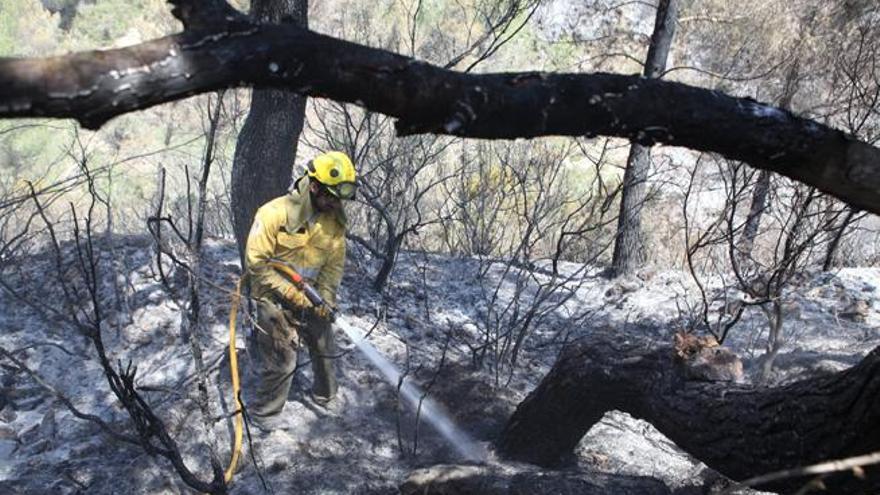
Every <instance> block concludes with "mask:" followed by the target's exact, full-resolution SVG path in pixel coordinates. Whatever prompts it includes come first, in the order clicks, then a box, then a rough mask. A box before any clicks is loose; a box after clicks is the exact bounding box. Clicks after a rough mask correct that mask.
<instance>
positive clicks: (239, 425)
mask: <svg viewBox="0 0 880 495" xmlns="http://www.w3.org/2000/svg"><path fill="white" fill-rule="evenodd" d="M243 279H244V277H241V278H239V279H238V284H236V286H235V294H233V295H232V307H231V308H230V311H229V374H230V375H232V395H233V396H234V397H235V399H234V402H233V403H234V404H235V434H234V436H233V442H232V458H231V459H229V467H228V468H226V473H224V475H223V479H224V480H225V481H226V483H229V482H230V481H232V475H233V474H235V467H236V465H237V464H238V456H239V454H240V452H241V438H242V429H243V428H244V416H243V414H242V407H241V399H240V398H239V391H240V389H241V384H240V383H239V381H238V354H237V352H236V349H235V320H236V318H237V316H238V307H239V305H241V282H242V280H243Z"/></svg>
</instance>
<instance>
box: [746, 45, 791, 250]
mask: <svg viewBox="0 0 880 495" xmlns="http://www.w3.org/2000/svg"><path fill="white" fill-rule="evenodd" d="M800 40H801V42H803V41H802V40H803V35H801V38H800ZM798 50H800V49H798ZM799 56H800V53H798V57H799ZM799 74H800V60H799V59H798V58H795V60H794V62H793V63H792V64H791V67H789V69H788V73H787V74H786V76H785V85H784V87H783V88H782V94H781V95H780V96H779V107H780V108H784V109H785V110H791V102H792V100H793V99H794V95H795V93H797V90H798V87H799ZM769 194H770V172H769V171H767V170H762V171H761V173H760V175H758V180H757V182H756V183H755V188H754V190H752V201H751V204H750V205H749V215H748V216H747V217H746V224H745V227H744V228H743V233H742V235H741V236H740V238H739V242H738V243H737V251H738V252H739V256H740V257H741V259H742V260H744V261H745V260H749V259H751V257H752V249H753V248H754V247H755V239H756V238H757V237H758V230H759V229H760V227H761V217H762V216H763V215H764V210H766V209H767V206H768V204H767V197H768V196H769Z"/></svg>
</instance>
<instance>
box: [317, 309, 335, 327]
mask: <svg viewBox="0 0 880 495" xmlns="http://www.w3.org/2000/svg"><path fill="white" fill-rule="evenodd" d="M314 311H315V316H317V317H318V318H321V319H322V320H327V321H329V322H330V323H333V322H334V321H336V313H335V312H334V311H333V310H332V309H330V306H327V305H326V304H325V305H324V306H320V307H317V308H315V310H314Z"/></svg>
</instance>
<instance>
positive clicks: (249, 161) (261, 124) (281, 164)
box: [231, 0, 308, 266]
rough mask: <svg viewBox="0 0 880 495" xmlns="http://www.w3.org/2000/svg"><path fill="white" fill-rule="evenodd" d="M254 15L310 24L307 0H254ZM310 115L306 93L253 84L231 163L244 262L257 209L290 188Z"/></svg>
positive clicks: (267, 19)
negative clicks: (299, 144)
mask: <svg viewBox="0 0 880 495" xmlns="http://www.w3.org/2000/svg"><path fill="white" fill-rule="evenodd" d="M251 10H252V16H253V17H254V18H255V19H258V20H260V21H263V22H281V21H286V22H291V23H293V24H294V25H296V26H299V27H303V28H305V27H308V13H307V11H308V1H307V0H262V1H260V0H255V1H254V2H253V3H252V5H251ZM305 115H306V97H305V96H300V95H298V94H297V93H294V92H293V91H289V90H285V89H254V91H253V93H252V96H251V109H250V112H249V113H248V116H247V119H245V121H244V125H243V126H242V128H241V132H240V133H239V135H238V141H237V143H236V145H235V159H234V161H233V164H232V181H231V184H232V216H233V229H234V232H235V241H236V243H237V244H238V252H239V256H240V258H241V266H244V248H245V243H246V242H247V234H248V231H249V230H250V228H251V222H253V220H254V215H255V214H256V212H257V208H259V207H260V206H262V205H263V204H264V203H266V202H268V201H269V200H271V199H273V198H276V197H278V196H281V195H283V194H284V193H285V192H287V186H288V184H289V183H290V179H291V175H292V171H293V161H294V159H295V157H296V147H297V142H298V141H299V135H300V132H302V128H303V121H304V120H305Z"/></svg>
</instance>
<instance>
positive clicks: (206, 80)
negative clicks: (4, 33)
mask: <svg viewBox="0 0 880 495" xmlns="http://www.w3.org/2000/svg"><path fill="white" fill-rule="evenodd" d="M174 4H175V9H177V10H176V13H177V15H178V17H179V18H181V19H182V20H183V21H184V24H185V26H187V27H188V28H187V29H186V30H185V31H184V32H183V33H180V34H177V35H173V36H168V37H165V38H160V39H156V40H152V41H148V42H145V43H142V44H139V45H135V46H131V47H127V48H120V49H114V50H106V51H91V52H81V53H74V54H70V55H65V56H60V57H51V58H43V59H8V58H6V59H0V117H34V116H45V117H62V118H74V119H76V120H78V121H79V122H80V123H81V124H82V125H83V126H85V127H88V128H98V127H100V126H101V125H102V124H104V123H105V122H106V121H107V120H109V119H111V118H113V117H115V116H117V115H120V114H123V113H126V112H131V111H133V110H138V109H143V108H147V107H150V106H153V105H157V104H160V103H164V102H168V101H173V100H177V99H181V98H185V97H187V96H190V95H193V94H197V93H204V92H208V91H214V90H217V89H221V88H229V87H236V86H255V87H275V88H287V89H292V90H295V91H298V92H300V93H302V94H304V95H308V96H317V97H325V98H330V99H333V100H337V101H343V102H351V103H356V104H358V105H361V106H363V107H365V108H367V109H369V110H371V111H375V112H380V113H384V114H386V115H390V116H393V117H396V118H397V119H398V122H397V130H398V133H399V134H401V135H408V134H416V133H443V134H454V135H458V136H467V137H476V138H489V139H503V138H517V137H535V136H544V135H572V136H580V135H588V136H592V135H607V136H619V137H624V138H629V139H631V140H633V141H634V142H637V143H639V144H644V145H652V144H658V143H662V144H667V145H672V146H684V147H687V148H691V149H695V150H701V151H708V152H715V153H720V154H722V155H724V156H727V157H729V158H732V159H736V160H742V161H745V162H747V163H749V164H751V165H754V166H756V167H760V168H765V169H768V170H773V171H775V172H778V173H781V174H784V175H787V176H789V177H791V178H793V179H796V180H799V181H801V182H805V183H807V184H810V185H813V186H816V187H818V188H819V189H821V190H823V191H825V192H828V193H831V194H833V195H835V196H837V197H839V198H841V199H843V200H845V201H847V202H849V203H850V204H852V205H854V206H857V207H859V208H863V209H866V210H869V211H872V212H874V213H880V194H878V192H877V191H880V150H878V149H877V148H874V147H872V146H869V145H867V144H865V143H862V142H859V141H856V140H854V139H852V138H851V137H849V136H847V135H846V134H844V133H843V132H841V131H839V130H835V129H832V128H830V127H827V126H824V125H822V124H819V123H817V122H814V121H812V120H808V119H804V118H800V117H797V116H795V115H793V114H792V113H790V112H787V111H785V110H781V109H778V108H775V107H771V106H768V105H764V104H762V103H759V102H756V101H754V100H751V99H748V98H734V97H731V96H728V95H725V94H723V93H720V92H717V91H711V90H707V89H701V88H696V87H692V86H687V85H684V84H679V83H674V82H664V81H656V80H648V79H644V78H642V77H640V76H635V75H631V76H626V75H617V74H603V73H596V74H553V73H496V74H467V73H460V72H455V71H450V70H446V69H442V68H440V67H436V66H433V65H430V64H427V63H424V62H419V61H417V60H414V59H411V58H408V57H404V56H401V55H397V54H394V53H391V52H388V51H385V50H379V49H374V48H369V47H365V46H362V45H358V44H355V43H350V42H347V41H343V40H339V39H335V38H332V37H329V36H325V35H321V34H318V33H314V32H312V31H309V30H307V29H303V28H300V27H297V26H292V25H257V24H252V23H250V22H248V21H245V20H243V19H241V18H240V17H239V16H238V15H236V14H230V13H229V11H227V10H226V9H225V8H224V7H216V5H220V4H222V2H218V1H216V0H209V1H207V2H191V1H190V2H187V1H182V0H181V1H176V2H174ZM200 4H206V5H209V6H211V5H213V6H215V7H212V8H214V9H219V10H214V12H221V14H220V15H219V16H218V15H205V16H204V17H202V16H200V15H198V14H196V13H195V12H198V5H200ZM187 9H189V10H187ZM209 10H211V9H209ZM224 12H225V13H224ZM233 12H234V11H233ZM208 20H211V21H212V22H215V23H219V24H218V25H216V26H213V25H212V24H210V23H208ZM224 22H225V23H224Z"/></svg>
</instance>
